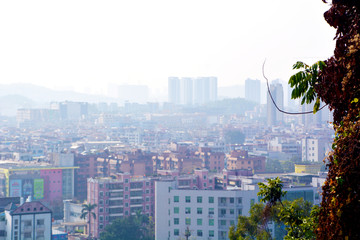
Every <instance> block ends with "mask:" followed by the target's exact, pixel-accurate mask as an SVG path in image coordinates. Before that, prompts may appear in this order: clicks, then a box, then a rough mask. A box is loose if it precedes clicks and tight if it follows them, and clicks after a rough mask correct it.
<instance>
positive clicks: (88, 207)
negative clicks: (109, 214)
mask: <svg viewBox="0 0 360 240" xmlns="http://www.w3.org/2000/svg"><path fill="white" fill-rule="evenodd" d="M96 207H97V205H96V204H91V203H84V204H83V205H82V209H81V215H80V218H81V219H86V218H87V219H88V224H89V234H88V239H91V217H93V218H94V219H96V214H95V213H94V212H93V211H94V209H95V208H96Z"/></svg>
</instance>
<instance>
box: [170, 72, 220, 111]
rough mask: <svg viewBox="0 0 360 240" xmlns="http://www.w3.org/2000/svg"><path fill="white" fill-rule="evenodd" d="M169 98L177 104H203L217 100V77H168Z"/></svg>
mask: <svg viewBox="0 0 360 240" xmlns="http://www.w3.org/2000/svg"><path fill="white" fill-rule="evenodd" d="M168 99H169V102H170V103H173V104H177V105H187V106H190V105H195V106H199V105H203V104H206V103H208V102H211V101H216V100H217V78H216V77H198V78H189V77H184V78H178V77H169V78H168Z"/></svg>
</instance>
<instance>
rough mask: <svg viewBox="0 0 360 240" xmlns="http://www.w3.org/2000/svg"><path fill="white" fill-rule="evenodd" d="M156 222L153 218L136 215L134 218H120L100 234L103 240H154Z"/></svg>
mask: <svg viewBox="0 0 360 240" xmlns="http://www.w3.org/2000/svg"><path fill="white" fill-rule="evenodd" d="M154 233H155V232H154V222H153V220H152V218H151V217H147V216H146V215H143V214H140V213H136V215H134V216H129V217H125V218H118V219H116V220H115V221H114V222H112V223H111V224H110V225H108V226H106V227H105V229H104V231H103V232H102V233H101V234H100V239H101V240H153V239H155V234H154Z"/></svg>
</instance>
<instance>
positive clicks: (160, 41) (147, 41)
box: [0, 0, 335, 94]
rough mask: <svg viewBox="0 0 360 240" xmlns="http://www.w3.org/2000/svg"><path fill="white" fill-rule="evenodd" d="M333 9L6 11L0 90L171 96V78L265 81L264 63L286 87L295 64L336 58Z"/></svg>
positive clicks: (213, 6) (161, 5) (140, 6)
mask: <svg viewBox="0 0 360 240" xmlns="http://www.w3.org/2000/svg"><path fill="white" fill-rule="evenodd" d="M259 6H262V7H261V8H260V7H259ZM328 8H329V6H328V5H326V4H324V3H322V2H321V1H310V0H308V1H305V2H304V1H301V2H292V1H291V2H290V1H280V0H279V1H275V2H268V1H261V2H260V3H259V2H256V3H255V2H246V3H239V2H238V1H228V2H227V3H226V4H224V3H223V2H220V1H196V2H193V1H180V2H171V3H170V2H168V1H160V0H155V1H151V2H148V1H140V2H136V3H135V2H126V3H120V2H116V1H109V2H107V4H102V3H101V4H100V3H97V2H95V1H77V2H73V1H62V2H61V3H49V2H43V1H38V2H31V3H29V2H26V1H24V2H22V6H21V7H19V5H17V4H15V3H12V2H4V3H1V4H0V20H1V21H2V22H4V23H6V24H3V25H2V26H1V27H0V29H1V31H2V33H3V36H4V37H3V38H2V39H1V40H0V46H1V47H0V51H1V53H2V54H1V56H0V63H1V64H0V65H1V71H0V84H10V83H19V82H24V83H33V84H37V85H41V86H46V87H50V88H53V89H54V88H55V89H59V90H64V89H66V90H75V91H79V92H86V93H97V94H99V93H100V94H104V93H106V91H107V86H108V84H111V83H112V84H119V85H123V84H129V85H134V84H135V85H149V86H151V87H152V89H154V90H153V91H157V92H159V91H160V92H161V91H162V92H165V91H166V89H167V86H166V82H167V78H168V77H169V76H180V77H186V76H193V77H196V76H217V77H218V85H219V87H224V86H231V85H238V84H240V85H241V84H244V81H245V79H247V78H252V79H260V80H261V81H262V82H264V80H263V78H262V72H261V66H262V63H263V61H264V59H265V58H266V59H267V64H266V74H267V76H268V78H270V79H276V78H279V79H282V80H283V81H287V79H288V78H289V76H290V75H291V73H292V70H291V67H292V64H293V63H295V62H296V61H297V60H303V61H306V62H308V63H312V62H314V61H316V60H318V59H326V58H328V57H329V56H331V55H332V49H333V47H334V42H333V40H332V39H333V37H334V36H335V31H334V29H332V28H331V27H329V26H328V24H327V23H326V22H325V20H324V19H323V13H324V12H325V11H326V10H327V9H328ZM304 12H306V18H304V17H303V13H304ZM64 16H66V17H64ZM284 19H286V21H283V20H284ZM309 26H311V27H309ZM303 32H306V34H299V33H303ZM314 36H316V37H314Z"/></svg>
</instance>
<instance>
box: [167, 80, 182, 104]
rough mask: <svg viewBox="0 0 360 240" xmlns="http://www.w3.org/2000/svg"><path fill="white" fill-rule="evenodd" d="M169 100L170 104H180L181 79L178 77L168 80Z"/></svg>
mask: <svg viewBox="0 0 360 240" xmlns="http://www.w3.org/2000/svg"><path fill="white" fill-rule="evenodd" d="M168 99H169V102H170V103H173V104H180V79H179V78H178V77H169V78H168Z"/></svg>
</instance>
